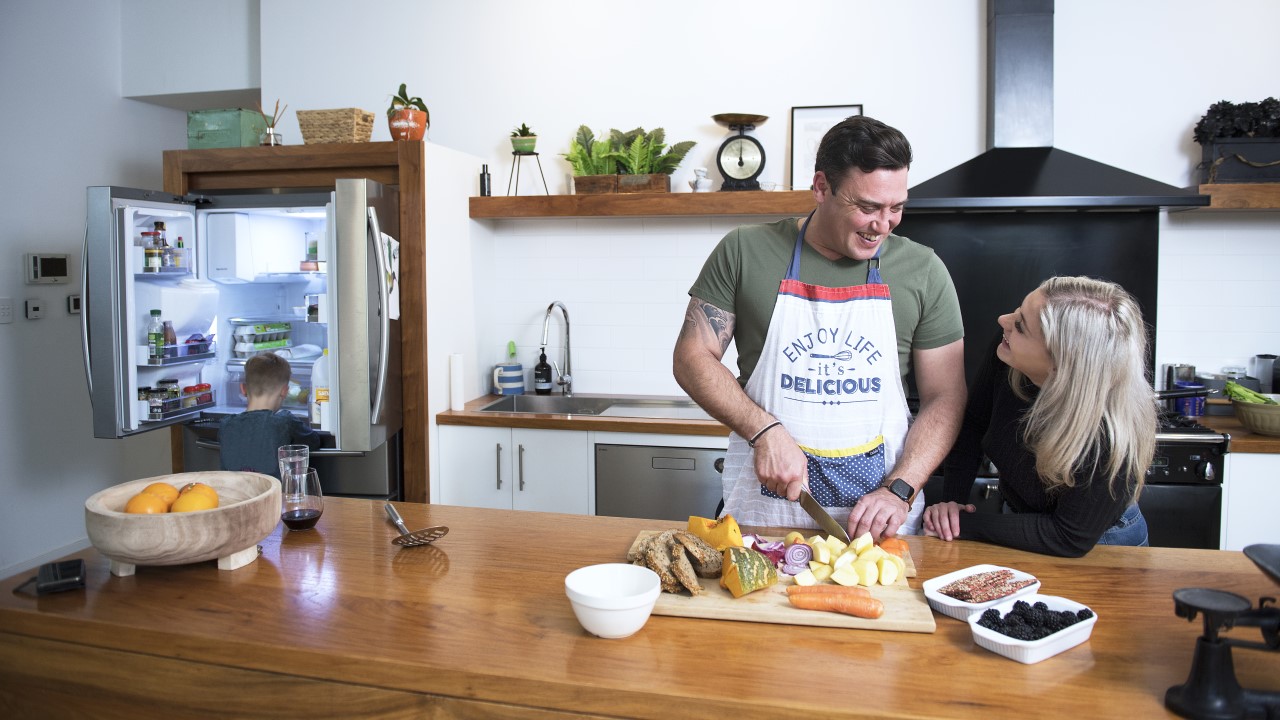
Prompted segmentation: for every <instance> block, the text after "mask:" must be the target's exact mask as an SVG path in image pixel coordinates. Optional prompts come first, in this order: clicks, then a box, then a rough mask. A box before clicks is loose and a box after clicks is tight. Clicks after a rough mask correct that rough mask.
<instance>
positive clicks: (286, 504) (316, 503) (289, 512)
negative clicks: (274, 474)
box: [280, 468, 324, 530]
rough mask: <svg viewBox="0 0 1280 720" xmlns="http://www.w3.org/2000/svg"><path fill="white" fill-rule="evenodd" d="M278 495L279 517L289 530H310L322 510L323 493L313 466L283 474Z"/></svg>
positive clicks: (318, 519) (318, 520)
mask: <svg viewBox="0 0 1280 720" xmlns="http://www.w3.org/2000/svg"><path fill="white" fill-rule="evenodd" d="M283 482H284V492H283V493H282V494H281V496H280V498H281V499H280V519H281V520H282V521H284V525H285V527H287V528H289V529H290V530H310V529H311V528H313V527H315V526H316V523H318V522H320V515H321V513H323V512H324V494H323V493H321V492H320V476H319V475H318V474H317V473H316V469H315V468H307V469H306V470H303V471H302V472H301V473H295V474H290V475H285V476H284V481H283Z"/></svg>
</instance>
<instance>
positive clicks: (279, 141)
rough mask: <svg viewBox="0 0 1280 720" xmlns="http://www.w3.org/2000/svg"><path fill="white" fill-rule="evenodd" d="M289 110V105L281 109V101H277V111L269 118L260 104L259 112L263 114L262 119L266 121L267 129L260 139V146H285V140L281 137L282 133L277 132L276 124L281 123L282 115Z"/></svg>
mask: <svg viewBox="0 0 1280 720" xmlns="http://www.w3.org/2000/svg"><path fill="white" fill-rule="evenodd" d="M288 109H289V106H288V105H285V106H284V107H280V101H279V100H276V108H275V111H274V112H273V113H271V116H270V117H267V113H266V112H265V111H264V110H263V109H262V105H261V103H259V105H258V112H259V113H262V119H263V120H265V121H266V123H267V129H266V130H264V131H263V133H262V137H261V138H259V140H258V145H283V144H284V138H283V137H281V135H280V133H278V132H276V123H278V122H280V117H281V115H283V114H284V111H285V110H288Z"/></svg>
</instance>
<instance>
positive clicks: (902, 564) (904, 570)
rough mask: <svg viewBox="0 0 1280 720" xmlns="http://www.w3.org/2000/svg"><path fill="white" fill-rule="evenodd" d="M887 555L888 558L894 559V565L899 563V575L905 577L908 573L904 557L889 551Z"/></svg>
mask: <svg viewBox="0 0 1280 720" xmlns="http://www.w3.org/2000/svg"><path fill="white" fill-rule="evenodd" d="M885 557H886V558H888V559H889V560H891V561H893V564H894V565H897V566H898V575H899V576H900V577H905V576H906V574H907V563H906V562H905V561H904V560H903V559H902V558H900V557H898V556H897V555H894V554H893V553H888V554H886V555H885Z"/></svg>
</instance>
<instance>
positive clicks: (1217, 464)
mask: <svg viewBox="0 0 1280 720" xmlns="http://www.w3.org/2000/svg"><path fill="white" fill-rule="evenodd" d="M1230 445H1231V436H1229V435H1225V434H1222V433H1219V432H1216V431H1214V430H1213V429H1211V428H1207V427H1205V426H1203V425H1201V424H1199V423H1198V422H1196V421H1195V419H1193V418H1187V417H1182V416H1180V415H1177V414H1175V413H1172V412H1165V413H1162V414H1161V416H1160V422H1159V429H1158V431H1157V433H1156V453H1155V457H1154V458H1152V461H1151V467H1150V468H1148V469H1147V477H1146V481H1145V486H1144V487H1143V489H1142V494H1141V495H1140V496H1139V497H1138V506H1139V507H1141V508H1142V515H1143V517H1145V518H1146V519H1147V529H1148V532H1149V533H1150V537H1151V545H1152V546H1153V547H1178V548H1211V549H1218V548H1219V547H1221V543H1220V538H1221V536H1222V472H1223V463H1224V459H1225V456H1226V453H1227V452H1228V450H1229V449H1230Z"/></svg>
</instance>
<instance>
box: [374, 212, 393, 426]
mask: <svg viewBox="0 0 1280 720" xmlns="http://www.w3.org/2000/svg"><path fill="white" fill-rule="evenodd" d="M369 231H370V232H369V236H370V237H369V242H371V243H373V261H374V263H375V264H376V265H377V268H378V269H377V275H378V303H379V310H378V315H379V316H380V318H381V323H380V325H381V328H380V332H379V338H378V382H377V384H376V385H375V386H374V387H375V390H374V395H373V411H372V415H373V418H372V420H371V424H373V425H377V424H378V423H379V422H381V421H382V403H383V400H384V396H385V395H386V391H387V351H388V347H387V346H388V344H389V342H390V339H389V338H390V335H391V313H390V312H389V311H388V306H389V305H390V304H391V296H390V295H391V294H390V290H389V289H388V288H387V269H386V263H385V261H384V258H383V250H382V228H380V227H379V226H378V211H377V210H376V209H374V208H372V207H370V208H369Z"/></svg>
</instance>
